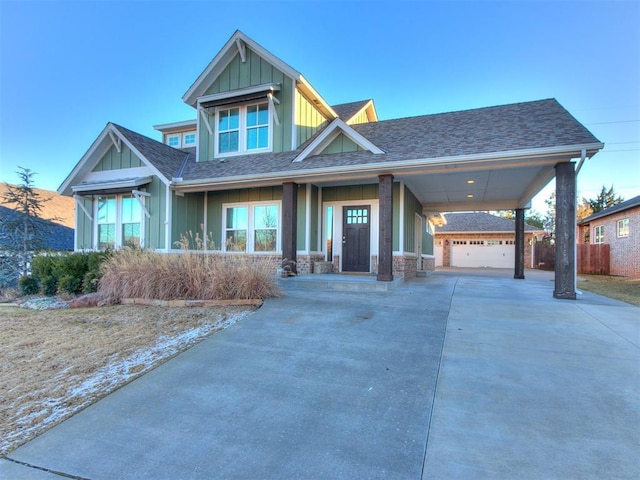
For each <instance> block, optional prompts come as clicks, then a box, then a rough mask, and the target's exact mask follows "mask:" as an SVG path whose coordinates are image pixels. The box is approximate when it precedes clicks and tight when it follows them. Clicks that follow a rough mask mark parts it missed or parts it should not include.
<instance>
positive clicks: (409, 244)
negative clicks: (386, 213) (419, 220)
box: [404, 187, 424, 252]
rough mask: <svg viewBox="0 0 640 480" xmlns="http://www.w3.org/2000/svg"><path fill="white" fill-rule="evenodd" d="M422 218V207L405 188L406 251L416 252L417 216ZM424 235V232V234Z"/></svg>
mask: <svg viewBox="0 0 640 480" xmlns="http://www.w3.org/2000/svg"><path fill="white" fill-rule="evenodd" d="M416 213H417V214H418V215H420V216H422V205H421V204H420V202H419V201H418V199H417V198H416V197H415V195H414V194H413V193H412V192H411V190H409V189H408V188H406V187H405V188H404V250H405V251H406V252H415V233H416V231H415V228H416V226H415V215H416ZM423 235H424V232H423Z"/></svg>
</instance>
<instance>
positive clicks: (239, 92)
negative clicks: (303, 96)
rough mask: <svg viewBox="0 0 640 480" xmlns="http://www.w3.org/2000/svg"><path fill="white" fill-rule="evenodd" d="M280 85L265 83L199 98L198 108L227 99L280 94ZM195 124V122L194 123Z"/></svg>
mask: <svg viewBox="0 0 640 480" xmlns="http://www.w3.org/2000/svg"><path fill="white" fill-rule="evenodd" d="M279 91H280V85H279V84H277V83H263V84H261V85H256V86H254V87H245V88H238V89H236V90H229V91H227V92H220V93H212V94H211V95H205V96H203V97H198V98H197V102H198V106H199V105H200V104H202V103H207V102H215V101H216V100H225V99H227V98H233V97H239V96H243V95H251V94H252V93H260V92H279ZM194 124H195V121H194Z"/></svg>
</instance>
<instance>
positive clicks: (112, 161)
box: [92, 143, 144, 172]
mask: <svg viewBox="0 0 640 480" xmlns="http://www.w3.org/2000/svg"><path fill="white" fill-rule="evenodd" d="M136 167H144V164H143V163H142V161H141V160H140V159H139V158H138V157H137V156H136V154H135V153H133V152H132V151H131V149H130V148H129V147H127V146H126V145H125V144H124V143H123V144H122V146H121V148H120V151H119V152H118V150H117V149H116V147H114V146H113V145H112V146H111V148H109V150H108V151H107V153H105V154H104V155H103V156H102V158H101V159H100V161H99V162H98V163H97V164H96V166H95V167H93V170H92V171H94V172H105V171H108V170H120V169H123V168H136Z"/></svg>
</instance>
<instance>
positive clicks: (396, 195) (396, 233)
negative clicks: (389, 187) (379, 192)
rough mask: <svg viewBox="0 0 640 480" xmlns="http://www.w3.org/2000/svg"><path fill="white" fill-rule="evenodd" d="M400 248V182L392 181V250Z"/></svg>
mask: <svg viewBox="0 0 640 480" xmlns="http://www.w3.org/2000/svg"><path fill="white" fill-rule="evenodd" d="M398 250H400V184H399V183H398V182H394V183H393V251H394V252H396V251H398Z"/></svg>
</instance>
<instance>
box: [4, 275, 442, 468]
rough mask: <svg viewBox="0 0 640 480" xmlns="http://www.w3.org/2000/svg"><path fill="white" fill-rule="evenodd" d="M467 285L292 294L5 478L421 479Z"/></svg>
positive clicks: (43, 445) (144, 381)
mask: <svg viewBox="0 0 640 480" xmlns="http://www.w3.org/2000/svg"><path fill="white" fill-rule="evenodd" d="M454 283H455V279H453V278H451V279H444V281H440V282H436V283H432V285H431V286H430V288H429V289H426V288H425V284H424V282H408V283H407V284H405V285H403V286H402V287H400V288H397V289H395V290H393V291H390V292H327V291H320V292H317V291H315V292H314V291H309V290H297V289H291V290H289V291H288V292H287V294H286V296H285V297H283V298H278V299H272V300H268V301H267V302H265V304H264V305H263V306H262V308H260V309H259V310H258V311H257V312H255V313H254V314H252V315H250V316H249V317H247V318H245V319H244V320H242V321H241V322H239V323H237V324H235V325H233V326H231V327H229V328H228V329H226V330H224V331H222V332H219V333H218V334H216V335H214V336H212V337H210V338H208V339H206V340H205V341H203V342H202V343H200V344H198V345H197V346H195V347H193V348H191V349H190V350H188V351H186V352H184V353H182V354H181V355H179V356H177V357H175V358H174V359H172V360H170V361H168V362H167V363H165V364H164V365H162V366H160V367H159V368H157V369H155V370H153V371H151V372H150V373H148V374H146V375H144V376H143V377H141V378H139V379H137V380H135V381H134V382H132V383H130V384H129V385H127V386H125V387H123V388H121V389H119V390H117V391H116V392H114V393H112V394H111V395H109V396H107V397H105V398H104V399H103V400H101V401H99V402H98V403H96V404H94V405H93V406H91V407H89V408H87V409H85V410H83V411H82V412H80V413H78V414H77V415H75V416H73V417H72V418H70V419H69V420H67V421H65V422H63V423H62V424H60V425H59V426H57V427H55V428H53V429H51V430H49V431H48V432H46V433H45V434H43V435H41V436H40V437H38V438H36V439H35V440H33V441H31V442H30V443H28V444H26V445H24V446H23V447H21V448H19V449H17V450H15V451H13V452H11V453H10V454H9V455H8V456H7V457H8V459H4V460H2V461H1V463H0V478H11V477H10V475H11V472H12V471H15V469H16V467H17V464H16V463H15V462H22V463H24V464H27V465H29V466H31V467H29V468H27V467H26V466H23V470H22V471H21V473H22V474H21V478H29V477H30V476H31V477H32V478H45V477H42V476H41V475H43V473H45V471H44V470H47V471H49V472H60V473H64V474H65V475H69V476H73V477H82V478H90V479H123V478H153V479H163V478H167V479H180V478H184V479H189V478H224V479H232V478H238V479H259V478H265V479H272V478H273V479H275V478H332V479H342V478H344V479H356V478H371V479H375V478H379V479H394V478H397V479H407V478H420V476H421V473H422V466H423V461H424V453H425V445H426V436H427V432H428V426H429V419H430V414H431V407H432V401H433V398H434V393H435V385H436V378H437V372H438V368H439V362H440V358H441V350H442V343H443V339H444V331H445V324H446V318H447V315H448V310H449V303H450V299H451V293H452V288H453V285H454ZM9 459H10V460H9ZM34 467H35V468H34ZM51 475H52V478H58V477H57V475H54V474H51Z"/></svg>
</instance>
